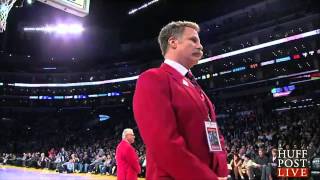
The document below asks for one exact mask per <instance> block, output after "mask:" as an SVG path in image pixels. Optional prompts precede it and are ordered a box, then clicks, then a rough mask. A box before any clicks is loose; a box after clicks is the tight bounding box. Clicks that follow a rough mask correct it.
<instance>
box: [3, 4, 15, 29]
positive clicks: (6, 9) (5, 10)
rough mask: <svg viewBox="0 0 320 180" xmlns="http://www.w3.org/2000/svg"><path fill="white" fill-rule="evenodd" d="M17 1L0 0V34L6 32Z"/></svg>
mask: <svg viewBox="0 0 320 180" xmlns="http://www.w3.org/2000/svg"><path fill="white" fill-rule="evenodd" d="M16 1H17V0H0V33H1V32H3V31H5V30H6V25H7V17H8V14H9V12H10V10H11V8H12V6H13V4H14V3H15V2H16Z"/></svg>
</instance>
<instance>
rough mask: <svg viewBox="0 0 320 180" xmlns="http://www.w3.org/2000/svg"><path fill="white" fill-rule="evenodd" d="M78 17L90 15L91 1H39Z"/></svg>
mask: <svg viewBox="0 0 320 180" xmlns="http://www.w3.org/2000/svg"><path fill="white" fill-rule="evenodd" d="M37 1H40V2H42V3H45V4H48V5H49V6H53V7H55V8H58V9H61V10H63V11H66V12H68V13H70V14H74V15H76V16H80V17H84V16H86V15H88V14H89V6H90V0H37Z"/></svg>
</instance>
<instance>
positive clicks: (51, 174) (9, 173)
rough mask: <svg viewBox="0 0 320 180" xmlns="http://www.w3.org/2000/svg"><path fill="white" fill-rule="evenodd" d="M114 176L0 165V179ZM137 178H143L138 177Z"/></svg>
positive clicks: (102, 178)
mask: <svg viewBox="0 0 320 180" xmlns="http://www.w3.org/2000/svg"><path fill="white" fill-rule="evenodd" d="M116 179H117V178H116V177H115V176H107V175H94V174H82V173H79V174H78V173H71V174H62V173H58V172H55V171H52V170H45V169H34V168H23V167H15V166H2V165H0V180H116ZM139 180H144V179H143V178H139Z"/></svg>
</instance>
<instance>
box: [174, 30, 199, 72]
mask: <svg viewBox="0 0 320 180" xmlns="http://www.w3.org/2000/svg"><path fill="white" fill-rule="evenodd" d="M202 49H203V47H202V45H201V43H200V39H199V35H198V32H197V31H196V30H195V29H192V28H189V27H186V28H185V29H184V31H183V33H182V35H181V37H178V38H177V46H176V53H177V54H178V58H179V59H178V60H179V61H181V64H182V65H184V66H185V67H186V68H187V69H190V68H191V67H192V66H194V65H196V64H198V61H199V60H200V59H201V57H202V55H203V52H202Z"/></svg>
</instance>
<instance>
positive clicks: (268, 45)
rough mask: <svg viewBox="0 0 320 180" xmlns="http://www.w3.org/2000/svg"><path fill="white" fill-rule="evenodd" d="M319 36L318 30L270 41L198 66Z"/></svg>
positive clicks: (204, 61) (220, 56)
mask: <svg viewBox="0 0 320 180" xmlns="http://www.w3.org/2000/svg"><path fill="white" fill-rule="evenodd" d="M318 34H320V29H316V30H313V31H309V32H305V33H301V34H297V35H294V36H290V37H286V38H282V39H278V40H274V41H270V42H266V43H263V44H259V45H255V46H251V47H247V48H244V49H239V50H236V51H232V52H228V53H224V54H220V55H217V56H213V57H209V58H205V59H201V60H200V61H199V63H198V64H203V63H207V62H210V61H215V60H218V59H223V58H226V57H231V56H235V55H238V54H243V53H246V52H250V51H254V50H257V49H262V48H266V47H270V46H274V45H277V44H282V43H285V42H289V41H293V40H297V39H302V38H306V37H309V36H314V35H318Z"/></svg>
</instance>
